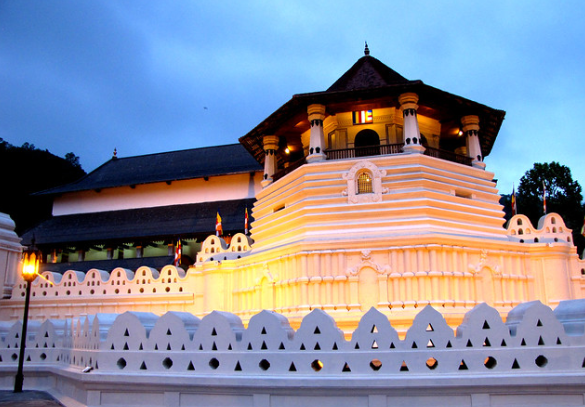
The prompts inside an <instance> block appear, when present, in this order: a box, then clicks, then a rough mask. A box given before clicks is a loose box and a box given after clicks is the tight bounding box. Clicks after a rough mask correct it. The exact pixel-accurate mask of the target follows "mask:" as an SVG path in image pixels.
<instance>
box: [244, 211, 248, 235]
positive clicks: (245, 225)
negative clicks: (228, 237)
mask: <svg viewBox="0 0 585 407" xmlns="http://www.w3.org/2000/svg"><path fill="white" fill-rule="evenodd" d="M244 234H245V235H247V234H248V208H246V213H245V217H244Z"/></svg>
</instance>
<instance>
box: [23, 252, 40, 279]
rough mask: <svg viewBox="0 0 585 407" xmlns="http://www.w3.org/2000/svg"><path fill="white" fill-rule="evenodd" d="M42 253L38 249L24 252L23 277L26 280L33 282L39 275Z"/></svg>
mask: <svg viewBox="0 0 585 407" xmlns="http://www.w3.org/2000/svg"><path fill="white" fill-rule="evenodd" d="M40 264H41V253H40V252H39V251H38V250H36V249H34V248H33V249H30V250H26V251H25V252H24V253H22V278H23V279H24V281H27V282H33V281H34V280H35V278H37V276H38V275H39V266H40Z"/></svg>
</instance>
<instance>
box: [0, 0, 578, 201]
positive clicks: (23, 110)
mask: <svg viewBox="0 0 585 407" xmlns="http://www.w3.org/2000/svg"><path fill="white" fill-rule="evenodd" d="M584 9H585V7H584V6H583V5H582V3H581V2H579V1H573V2H563V5H562V6H560V5H559V4H558V3H557V2H552V1H536V2H534V1H522V0H518V1H514V2H508V1H503V0H502V1H491V2H486V3H482V4H476V3H474V2H465V1H448V0H447V1H441V2H436V1H413V2H409V3H408V7H406V6H404V7H403V6H398V5H397V4H395V3H392V2H386V1H364V2H361V3H360V4H359V5H358V4H356V3H349V2H343V3H340V2H337V1H323V2H313V1H308V0H303V1H295V2H282V3H281V2H279V3H275V2H270V1H258V2H237V1H225V2H224V1H222V2H196V1H187V0H177V1H173V2H167V1H147V2H145V1H125V0H120V1H115V2H81V1H64V0H54V1H50V2H48V1H33V0H20V1H4V2H0V137H2V138H4V139H5V140H7V141H8V142H10V143H12V144H16V145H20V144H22V143H24V142H31V143H33V144H35V145H36V146H37V147H40V148H47V149H49V150H50V151H51V152H53V153H55V154H58V155H61V156H63V155H64V154H65V153H67V152H69V151H73V152H75V153H76V154H77V155H79V156H80V157H81V163H82V165H83V166H84V168H86V169H87V170H91V169H93V168H95V167H96V166H98V165H100V164H101V163H103V162H104V161H105V160H107V159H109V158H110V156H111V153H112V151H113V149H114V147H116V148H117V149H118V151H119V153H120V155H121V156H128V155H136V154H144V153H152V152H159V151H168V150H174V149H182V148H190V147H197V146H204V145H210V144H225V143H233V142H237V139H238V137H240V136H242V135H243V134H245V133H247V132H248V131H249V130H250V129H252V128H253V127H254V126H256V124H258V122H260V121H261V120H263V119H264V118H265V117H266V116H268V115H269V114H270V113H272V112H273V111H274V110H275V109H277V108H278V107H279V106H280V105H282V104H283V103H285V102H286V101H287V100H288V99H289V98H290V97H291V96H292V95H293V94H296V93H303V92H313V91H320V90H325V89H326V88H327V87H329V85H331V84H332V83H333V82H334V81H335V80H336V79H337V78H338V77H339V76H341V75H342V74H343V73H344V72H345V71H346V70H347V69H349V67H350V66H351V65H352V64H353V63H354V62H355V61H356V60H357V59H358V58H359V57H361V56H362V55H363V54H362V52H363V42H364V41H366V40H367V41H368V44H369V46H370V50H371V51H372V55H373V56H375V57H377V58H378V59H380V60H381V61H382V62H384V63H386V64H387V65H389V66H391V67H392V68H394V69H395V70H397V71H398V72H400V73H401V74H402V75H404V76H405V77H407V78H409V79H422V80H423V81H424V82H425V83H427V84H429V85H432V86H435V87H438V88H440V89H443V90H446V91H448V92H451V93H455V94H459V95H461V96H464V97H467V98H469V99H472V100H475V101H478V102H480V103H484V104H487V105H489V106H491V107H494V108H498V109H504V110H506V111H507V118H506V121H505V122H504V126H503V127H502V131H501V133H500V136H499V138H498V140H497V141H496V144H495V146H494V150H493V152H492V155H491V156H490V157H488V159H487V162H488V170H490V171H494V172H495V173H496V177H497V178H499V179H500V186H501V189H502V192H508V190H510V189H511V184H512V182H514V181H516V182H517V180H519V178H520V176H521V175H522V174H523V173H524V172H525V171H526V170H528V169H529V168H531V167H532V163H534V162H535V161H552V160H557V161H561V162H562V163H563V164H566V165H568V166H569V167H571V168H572V169H573V173H574V176H575V177H576V178H577V179H579V180H580V181H581V182H585V168H583V166H582V164H581V161H582V160H581V159H580V154H579V153H578V152H579V151H582V150H583V149H584V148H585V145H584V144H585V141H582V140H581V138H580V137H577V136H576V135H578V134H579V133H580V131H581V128H582V127H583V124H584V123H583V118H582V116H580V115H579V112H580V111H582V110H581V109H582V108H583V107H585V106H584V105H585V96H583V95H585V92H583V84H584V83H585V73H584V72H585V71H584V70H583V69H582V68H581V67H582V66H583V62H584V59H585V55H584V51H583V47H580V46H579V44H580V42H582V38H583V37H584V34H585V28H584V25H583V24H582V21H583V17H585V16H584ZM568 140H571V141H570V142H569V141H568Z"/></svg>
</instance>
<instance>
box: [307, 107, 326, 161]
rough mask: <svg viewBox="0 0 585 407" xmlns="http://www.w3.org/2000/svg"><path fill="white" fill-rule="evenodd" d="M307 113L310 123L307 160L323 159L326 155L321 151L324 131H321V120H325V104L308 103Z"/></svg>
mask: <svg viewBox="0 0 585 407" xmlns="http://www.w3.org/2000/svg"><path fill="white" fill-rule="evenodd" d="M307 113H308V114H309V123H311V133H310V141H309V155H308V156H307V161H308V162H315V161H323V160H325V159H327V156H326V155H325V153H324V152H323V150H324V149H325V133H324V132H323V120H325V106H323V105H317V104H315V105H309V107H308V108H307Z"/></svg>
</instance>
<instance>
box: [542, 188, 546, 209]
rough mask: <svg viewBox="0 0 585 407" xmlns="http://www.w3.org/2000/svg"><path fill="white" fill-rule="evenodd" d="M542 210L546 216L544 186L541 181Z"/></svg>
mask: <svg viewBox="0 0 585 407" xmlns="http://www.w3.org/2000/svg"><path fill="white" fill-rule="evenodd" d="M542 208H543V209H544V214H545V215H546V185H544V181H542Z"/></svg>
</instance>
